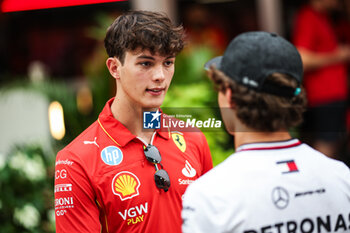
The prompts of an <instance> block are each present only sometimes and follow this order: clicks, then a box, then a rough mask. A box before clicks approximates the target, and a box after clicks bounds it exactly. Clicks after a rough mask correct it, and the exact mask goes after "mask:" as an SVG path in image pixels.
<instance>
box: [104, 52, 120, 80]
mask: <svg viewBox="0 0 350 233" xmlns="http://www.w3.org/2000/svg"><path fill="white" fill-rule="evenodd" d="M106 65H107V68H108V70H109V73H110V74H111V75H112V76H113V78H115V79H118V78H119V77H120V76H119V70H120V69H119V68H120V67H121V62H120V61H119V59H118V58H116V57H109V58H108V59H107V61H106Z"/></svg>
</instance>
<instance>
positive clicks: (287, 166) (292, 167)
mask: <svg viewBox="0 0 350 233" xmlns="http://www.w3.org/2000/svg"><path fill="white" fill-rule="evenodd" d="M276 164H277V165H278V167H279V168H280V169H281V173H282V174H286V173H291V172H299V170H298V167H297V164H296V163H295V162H294V160H285V161H277V162H276Z"/></svg>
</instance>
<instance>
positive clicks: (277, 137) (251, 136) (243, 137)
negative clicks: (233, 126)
mask: <svg viewBox="0 0 350 233" xmlns="http://www.w3.org/2000/svg"><path fill="white" fill-rule="evenodd" d="M291 138H292V137H291V136H290V134H289V133H288V132H287V131H278V132H235V133H234V143H235V148H236V149H237V148H238V147H239V146H241V145H243V144H247V143H258V142H274V141H284V140H288V139H291Z"/></svg>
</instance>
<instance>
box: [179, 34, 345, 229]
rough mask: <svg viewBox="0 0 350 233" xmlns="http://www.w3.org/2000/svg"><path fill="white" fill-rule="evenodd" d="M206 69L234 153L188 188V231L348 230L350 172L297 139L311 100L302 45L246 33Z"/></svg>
mask: <svg viewBox="0 0 350 233" xmlns="http://www.w3.org/2000/svg"><path fill="white" fill-rule="evenodd" d="M205 68H206V69H207V70H208V76H209V77H210V78H211V79H212V80H213V82H214V84H215V86H216V87H217V89H218V90H219V92H218V102H219V106H220V109H221V114H222V118H223V121H224V123H225V126H226V129H227V131H228V132H229V133H230V134H231V135H233V136H234V144H235V148H236V152H235V153H234V154H232V155H231V156H229V157H228V158H227V159H226V160H225V161H224V162H223V163H221V164H219V165H218V166H216V167H215V168H213V169H212V170H210V171H209V172H208V173H206V174H205V175H204V176H202V177H201V178H199V179H198V180H196V181H195V182H193V183H192V184H191V185H190V186H189V187H188V189H187V190H186V192H185V195H184V200H183V210H182V219H183V225H182V231H183V233H199V232H203V233H216V232H225V233H228V232H242V233H272V232H273V233H275V232H276V233H297V232H308V233H316V232H317V233H318V232H350V170H349V168H348V167H347V166H346V165H344V164H343V163H342V162H340V161H337V160H334V159H331V158H329V157H327V156H325V155H324V154H322V153H320V152H318V151H316V150H314V149H312V148H311V147H309V146H308V145H306V144H304V143H302V142H300V141H299V140H298V139H296V138H293V137H292V136H291V135H290V133H289V132H288V130H289V129H290V128H291V127H295V126H297V125H299V124H300V123H301V121H302V114H303V112H304V111H305V105H306V97H305V91H304V89H303V87H302V86H301V83H302V77H303V66H302V61H301V57H300V55H299V53H298V51H297V49H296V48H295V47H294V46H293V45H292V44H291V43H289V42H288V41H287V40H285V39H283V38H282V37H280V36H278V35H276V34H272V33H267V32H246V33H243V34H240V35H238V36H237V37H236V38H235V39H234V40H232V41H231V43H230V44H229V46H228V47H227V49H226V51H225V53H224V55H223V56H221V57H217V58H214V59H212V60H210V61H209V62H208V63H207V64H206V65H205Z"/></svg>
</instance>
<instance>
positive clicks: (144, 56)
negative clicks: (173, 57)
mask: <svg viewBox="0 0 350 233" xmlns="http://www.w3.org/2000/svg"><path fill="white" fill-rule="evenodd" d="M137 59H150V60H155V59H154V57H151V56H146V55H140V56H138V57H137Z"/></svg>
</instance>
